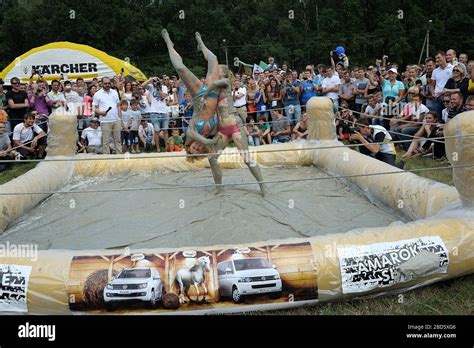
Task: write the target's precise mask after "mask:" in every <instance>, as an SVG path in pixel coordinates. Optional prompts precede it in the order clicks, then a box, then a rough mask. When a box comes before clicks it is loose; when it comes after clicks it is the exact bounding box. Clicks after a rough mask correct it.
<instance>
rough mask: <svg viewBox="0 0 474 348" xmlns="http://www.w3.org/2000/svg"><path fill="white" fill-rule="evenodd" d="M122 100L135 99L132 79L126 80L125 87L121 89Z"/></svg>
mask: <svg viewBox="0 0 474 348" xmlns="http://www.w3.org/2000/svg"><path fill="white" fill-rule="evenodd" d="M120 94H121V96H122V100H126V101H128V103H129V104H130V101H131V100H132V99H133V86H132V82H131V81H127V82H125V85H124V89H123V90H122V91H121V93H120Z"/></svg>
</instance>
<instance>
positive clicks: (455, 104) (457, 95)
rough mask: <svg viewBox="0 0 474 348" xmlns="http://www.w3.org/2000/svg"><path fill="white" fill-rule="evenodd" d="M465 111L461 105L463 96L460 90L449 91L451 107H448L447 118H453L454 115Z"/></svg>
mask: <svg viewBox="0 0 474 348" xmlns="http://www.w3.org/2000/svg"><path fill="white" fill-rule="evenodd" d="M464 111H466V109H465V108H464V105H463V97H462V93H461V92H454V93H451V107H450V108H448V119H449V120H450V119H452V118H454V117H455V116H456V115H458V114H460V113H463V112H464Z"/></svg>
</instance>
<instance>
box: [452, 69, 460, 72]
mask: <svg viewBox="0 0 474 348" xmlns="http://www.w3.org/2000/svg"><path fill="white" fill-rule="evenodd" d="M453 72H461V70H458V69H453Z"/></svg>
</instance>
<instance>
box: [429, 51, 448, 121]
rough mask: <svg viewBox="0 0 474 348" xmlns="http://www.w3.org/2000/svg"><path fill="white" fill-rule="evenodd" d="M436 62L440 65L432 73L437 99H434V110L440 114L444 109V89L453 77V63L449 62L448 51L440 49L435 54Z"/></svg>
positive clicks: (434, 92)
mask: <svg viewBox="0 0 474 348" xmlns="http://www.w3.org/2000/svg"><path fill="white" fill-rule="evenodd" d="M435 59H436V64H438V67H437V68H436V69H434V70H433V73H432V74H431V79H432V80H433V83H434V84H435V86H434V91H433V92H432V93H431V94H432V95H433V97H434V98H435V100H434V101H433V104H432V105H433V110H430V111H436V112H437V113H438V115H441V113H442V111H443V108H444V107H443V89H444V86H445V85H446V82H447V81H448V80H449V79H450V78H451V75H452V73H453V65H451V64H449V63H448V62H447V61H446V53H444V52H443V51H440V52H438V53H436V56H435Z"/></svg>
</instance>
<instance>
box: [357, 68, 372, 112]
mask: <svg viewBox="0 0 474 348" xmlns="http://www.w3.org/2000/svg"><path fill="white" fill-rule="evenodd" d="M354 70H355V76H356V80H355V83H354V84H355V87H356V90H355V92H356V98H355V111H357V112H361V111H362V106H363V105H364V104H365V103H366V102H367V99H365V91H366V89H367V86H368V85H369V83H370V81H369V79H368V78H367V77H365V70H364V68H356V69H354Z"/></svg>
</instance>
